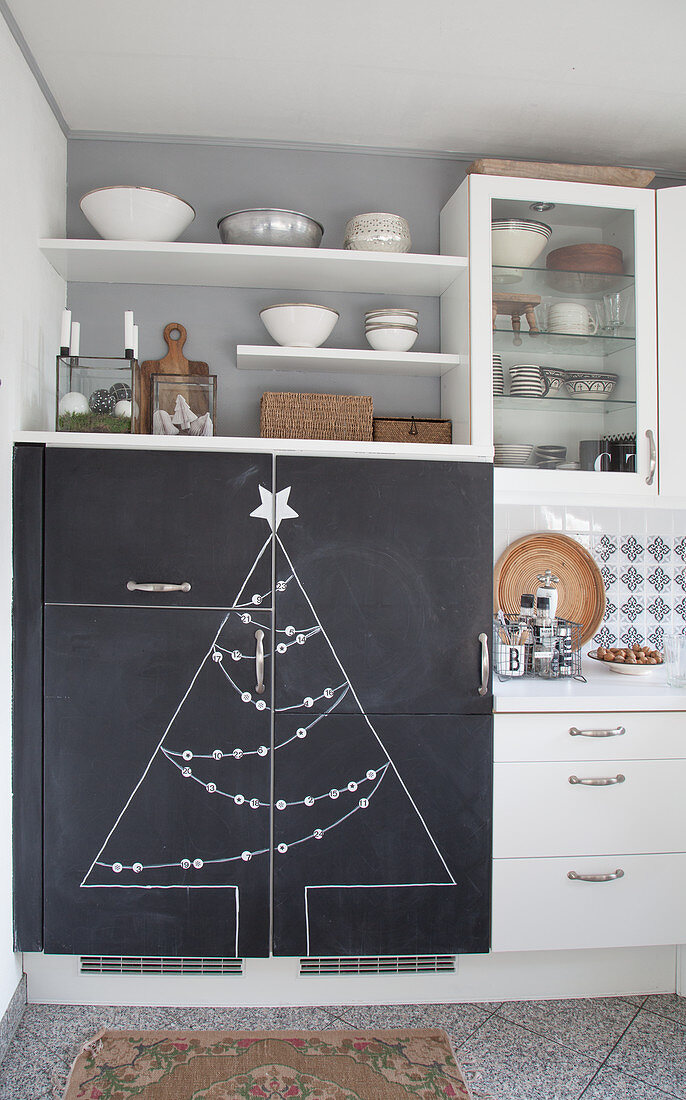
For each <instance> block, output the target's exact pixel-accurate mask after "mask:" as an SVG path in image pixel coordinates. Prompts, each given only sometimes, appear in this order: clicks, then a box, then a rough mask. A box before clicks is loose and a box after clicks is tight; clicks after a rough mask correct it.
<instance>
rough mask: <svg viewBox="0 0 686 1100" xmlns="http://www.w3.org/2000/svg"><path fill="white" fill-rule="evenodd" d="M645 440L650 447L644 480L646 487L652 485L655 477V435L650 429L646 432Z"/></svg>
mask: <svg viewBox="0 0 686 1100" xmlns="http://www.w3.org/2000/svg"><path fill="white" fill-rule="evenodd" d="M646 439H647V440H648V443H649V445H650V468H649V470H648V476H647V478H646V485H652V484H653V479H654V477H655V470H656V469H657V447H656V446H655V433H654V432H652V431H651V430H650V428H648V429H647V430H646Z"/></svg>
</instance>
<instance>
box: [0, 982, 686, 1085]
mask: <svg viewBox="0 0 686 1100" xmlns="http://www.w3.org/2000/svg"><path fill="white" fill-rule="evenodd" d="M103 1025H106V1026H109V1027H115V1028H155V1029H159V1028H164V1027H170V1028H204V1029H212V1030H215V1029H221V1028H227V1029H230V1028H243V1029H250V1028H346V1027H352V1028H355V1027H359V1028H370V1027H384V1028H389V1027H431V1026H438V1027H442V1028H445V1030H446V1031H447V1032H448V1034H449V1035H450V1037H451V1039H452V1041H453V1044H454V1046H455V1050H456V1052H457V1055H458V1058H459V1059H460V1061H461V1062H462V1063H463V1064H465V1065H467V1066H469V1065H471V1064H473V1065H474V1066H476V1067H478V1068H479V1074H478V1078H477V1080H476V1081H475V1082H473V1087H474V1089H475V1090H478V1091H482V1090H483V1092H489V1093H492V1094H493V1096H494V1097H495V1098H496V1100H578V1098H580V1097H584V1100H669V1098H670V1097H672V1098H678V1100H686V998H684V997H677V996H676V995H673V994H664V995H660V996H649V997H638V996H634V997H626V998H624V997H601V998H596V999H593V1000H565V1001H508V1002H504V1003H502V1004H500V1003H498V1004H447V1005H446V1004H440V1005H380V1006H358V1007H354V1008H351V1007H349V1006H346V1005H328V1006H326V1007H322V1008H100V1007H81V1006H71V1005H29V1006H28V1007H27V1009H26V1013H25V1015H24V1018H23V1020H22V1022H21V1024H20V1026H19V1029H18V1030H17V1033H16V1035H15V1037H14V1039H13V1041H12V1043H11V1045H10V1048H9V1050H8V1052H7V1055H6V1057H5V1060H4V1061H3V1063H2V1065H0V1100H42V1098H48V1100H53V1097H59V1096H60V1091H59V1079H60V1078H61V1077H63V1076H64V1074H66V1072H67V1070H68V1067H69V1064H70V1062H71V1060H72V1058H73V1057H74V1056H75V1054H76V1053H77V1052H78V1049H79V1047H80V1045H81V1044H82V1043H83V1042H84V1040H85V1039H87V1038H88V1037H89V1036H90V1035H92V1034H93V1033H94V1032H95V1031H97V1029H98V1028H99V1027H101V1026H103ZM55 1089H57V1091H54V1090H55ZM369 1100H374V1098H373V1097H370V1098H369Z"/></svg>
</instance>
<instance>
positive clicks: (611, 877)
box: [567, 867, 624, 882]
mask: <svg viewBox="0 0 686 1100" xmlns="http://www.w3.org/2000/svg"><path fill="white" fill-rule="evenodd" d="M567 878H571V879H572V881H573V882H615V881H616V880H617V879H618V878H624V872H623V870H622V868H621V867H618V868H617V870H616V871H609V872H608V873H607V874H606V875H580V874H579V872H578V871H568V872H567Z"/></svg>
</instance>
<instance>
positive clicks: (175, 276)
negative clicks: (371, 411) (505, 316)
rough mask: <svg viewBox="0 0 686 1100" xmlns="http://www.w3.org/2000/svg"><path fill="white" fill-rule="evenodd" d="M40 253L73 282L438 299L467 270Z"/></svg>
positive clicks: (184, 251)
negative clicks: (412, 295)
mask: <svg viewBox="0 0 686 1100" xmlns="http://www.w3.org/2000/svg"><path fill="white" fill-rule="evenodd" d="M40 248H41V251H42V253H43V255H44V256H45V257H46V258H47V259H48V260H49V261H50V263H51V264H52V266H53V267H54V268H55V270H56V271H57V272H58V274H59V275H61V276H62V277H63V278H64V279H66V280H67V281H68V282H75V283H159V284H162V285H166V286H225V287H253V288H268V287H274V288H276V287H278V288H280V289H284V290H300V291H304V290H308V291H310V290H312V291H315V292H316V291H320V292H325V291H356V292H358V293H374V294H405V295H409V294H416V295H419V296H422V297H438V296H439V295H441V294H442V293H443V291H445V290H447V289H448V287H449V286H451V285H452V284H453V283H454V282H455V280H456V279H459V278H461V277H462V276H463V275H464V274H465V272H466V270H467V266H468V261H467V259H466V257H464V256H420V255H413V254H411V253H401V254H395V253H391V252H348V251H346V250H344V249H336V248H283V247H282V248H268V247H266V246H264V245H253V246H248V245H235V244H234V245H225V244H185V243H182V244H178V243H173V244H167V243H157V242H150V241H101V240H96V241H90V240H89V241H82V240H42V241H41V242H40Z"/></svg>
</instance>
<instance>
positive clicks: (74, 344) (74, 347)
mask: <svg viewBox="0 0 686 1100" xmlns="http://www.w3.org/2000/svg"><path fill="white" fill-rule="evenodd" d="M80 346H81V325H80V324H79V322H78V321H72V323H71V343H70V345H69V354H70V355H72V356H77V355H78V354H79V347H80Z"/></svg>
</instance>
